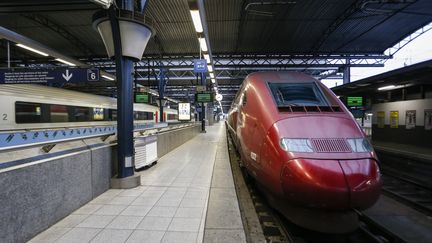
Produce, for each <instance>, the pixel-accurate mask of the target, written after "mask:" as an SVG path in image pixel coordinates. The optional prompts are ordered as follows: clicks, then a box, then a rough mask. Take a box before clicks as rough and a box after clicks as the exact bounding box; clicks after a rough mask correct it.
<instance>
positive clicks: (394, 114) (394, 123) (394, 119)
mask: <svg viewBox="0 0 432 243" xmlns="http://www.w3.org/2000/svg"><path fill="white" fill-rule="evenodd" d="M398 127H399V111H390V128H398Z"/></svg>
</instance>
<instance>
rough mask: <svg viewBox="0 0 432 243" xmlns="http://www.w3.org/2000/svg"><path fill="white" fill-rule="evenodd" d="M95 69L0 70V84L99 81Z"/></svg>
mask: <svg viewBox="0 0 432 243" xmlns="http://www.w3.org/2000/svg"><path fill="white" fill-rule="evenodd" d="M99 76H100V73H99V69H97V68H55V69H29V68H16V69H0V84H36V83H37V84H52V83H81V82H93V81H99Z"/></svg>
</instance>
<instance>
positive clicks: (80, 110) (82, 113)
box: [73, 107, 91, 122]
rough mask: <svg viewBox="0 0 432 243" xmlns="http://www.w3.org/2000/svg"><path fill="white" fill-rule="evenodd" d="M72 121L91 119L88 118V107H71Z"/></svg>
mask: <svg viewBox="0 0 432 243" xmlns="http://www.w3.org/2000/svg"><path fill="white" fill-rule="evenodd" d="M73 118H74V120H73V121H76V122H83V121H91V119H90V108H88V107H73Z"/></svg>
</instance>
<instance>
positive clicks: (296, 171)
mask: <svg viewBox="0 0 432 243" xmlns="http://www.w3.org/2000/svg"><path fill="white" fill-rule="evenodd" d="M281 177H282V178H281V182H282V187H283V189H284V194H285V196H286V197H287V199H288V200H290V201H292V202H295V203H297V204H299V205H303V206H308V207H313V208H327V209H338V210H340V209H349V208H360V209H362V208H367V207H370V206H371V205H373V204H374V203H375V202H376V200H377V199H378V197H379V190H380V179H379V172H378V170H377V165H376V163H375V161H374V160H370V159H364V160H343V161H339V160H314V159H293V160H290V161H288V162H287V163H286V164H285V166H284V169H283V172H282V175H281Z"/></svg>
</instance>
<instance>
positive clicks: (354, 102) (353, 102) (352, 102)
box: [347, 97, 363, 106]
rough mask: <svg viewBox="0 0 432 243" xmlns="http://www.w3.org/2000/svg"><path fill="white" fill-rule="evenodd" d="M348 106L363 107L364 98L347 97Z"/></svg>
mask: <svg viewBox="0 0 432 243" xmlns="http://www.w3.org/2000/svg"><path fill="white" fill-rule="evenodd" d="M347 105H348V106H363V97H347Z"/></svg>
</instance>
